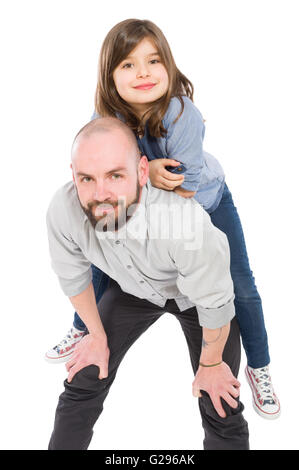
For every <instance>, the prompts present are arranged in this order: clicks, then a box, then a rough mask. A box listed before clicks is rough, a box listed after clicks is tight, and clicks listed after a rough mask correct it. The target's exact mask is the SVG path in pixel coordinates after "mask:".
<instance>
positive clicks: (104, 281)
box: [74, 264, 110, 331]
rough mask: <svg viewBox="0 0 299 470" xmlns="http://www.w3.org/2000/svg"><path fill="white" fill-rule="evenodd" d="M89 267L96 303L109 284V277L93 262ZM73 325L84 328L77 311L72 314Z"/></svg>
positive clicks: (82, 329) (78, 328)
mask: <svg viewBox="0 0 299 470" xmlns="http://www.w3.org/2000/svg"><path fill="white" fill-rule="evenodd" d="M91 269H92V284H93V288H94V293H95V296H96V302H97V304H98V303H99V301H100V299H101V297H102V295H103V294H104V292H105V290H106V289H107V286H108V285H109V281H110V277H109V276H108V275H107V274H105V273H104V272H103V271H101V270H100V269H99V268H97V267H96V266H94V265H93V264H92V265H91ZM74 327H75V328H77V330H80V331H84V330H85V328H86V326H85V324H84V323H83V321H82V320H81V318H80V317H79V315H78V313H77V312H75V315H74Z"/></svg>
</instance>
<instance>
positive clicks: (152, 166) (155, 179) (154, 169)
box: [149, 158, 184, 191]
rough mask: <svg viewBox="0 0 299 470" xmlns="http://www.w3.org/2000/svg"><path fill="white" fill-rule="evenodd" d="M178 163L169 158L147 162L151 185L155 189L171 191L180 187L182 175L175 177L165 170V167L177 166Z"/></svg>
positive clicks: (182, 179)
mask: <svg viewBox="0 0 299 470" xmlns="http://www.w3.org/2000/svg"><path fill="white" fill-rule="evenodd" d="M179 165H180V162H177V161H176V160H171V159H170V158H156V159H154V160H151V161H150V162H149V177H150V180H151V184H152V185H153V186H155V188H159V189H165V190H166V191H172V190H173V189H174V188H175V187H176V186H180V185H181V184H182V183H183V181H184V176H183V175H176V174H175V173H171V171H168V170H166V168H165V167H166V166H174V167H176V166H179Z"/></svg>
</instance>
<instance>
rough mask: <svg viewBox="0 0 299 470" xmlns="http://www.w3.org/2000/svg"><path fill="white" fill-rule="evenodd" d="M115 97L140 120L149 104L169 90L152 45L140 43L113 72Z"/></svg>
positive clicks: (155, 49) (162, 68)
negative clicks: (116, 93)
mask: <svg viewBox="0 0 299 470" xmlns="http://www.w3.org/2000/svg"><path fill="white" fill-rule="evenodd" d="M113 80H114V83H115V86H116V89H117V92H118V94H119V95H120V96H121V98H122V99H123V100H124V101H126V102H127V103H129V104H130V105H131V106H132V107H133V109H134V110H135V111H136V112H137V114H138V115H139V116H141V115H142V114H143V113H144V112H145V111H146V110H147V108H148V106H149V104H150V103H152V102H154V101H156V100H158V99H159V98H161V96H163V95H164V94H165V93H166V92H167V90H168V86H169V78H168V73H167V70H166V68H165V66H164V64H162V62H161V59H160V56H159V52H158V50H157V48H156V46H155V44H154V43H153V42H152V41H151V40H150V39H148V38H145V39H143V40H142V41H140V43H139V44H138V46H136V47H135V49H133V50H132V51H131V53H130V55H129V56H128V57H127V58H126V59H125V60H123V61H122V62H121V63H120V64H119V65H118V66H117V67H116V69H115V70H114V72H113Z"/></svg>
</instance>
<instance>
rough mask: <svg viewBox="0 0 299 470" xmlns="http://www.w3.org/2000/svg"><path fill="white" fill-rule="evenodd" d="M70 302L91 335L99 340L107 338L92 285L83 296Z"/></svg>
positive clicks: (75, 297) (82, 293)
mask: <svg viewBox="0 0 299 470" xmlns="http://www.w3.org/2000/svg"><path fill="white" fill-rule="evenodd" d="M70 301H71V303H72V305H73V307H74V309H75V310H76V312H77V313H78V315H79V317H80V318H81V320H82V321H83V322H84V323H85V325H86V326H87V329H88V331H89V333H90V334H91V335H93V336H97V337H99V338H105V337H106V333H105V330H104V327H103V324H102V321H101V318H100V315H99V312H98V308H97V304H96V299H95V295H94V289H93V285H92V283H90V284H89V286H88V287H87V288H86V289H85V290H84V291H83V292H81V294H78V295H75V296H73V297H70Z"/></svg>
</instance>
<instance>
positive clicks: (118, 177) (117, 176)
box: [111, 173, 122, 180]
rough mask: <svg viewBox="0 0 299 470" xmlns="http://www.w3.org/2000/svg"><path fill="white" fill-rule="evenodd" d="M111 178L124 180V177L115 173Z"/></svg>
mask: <svg viewBox="0 0 299 470" xmlns="http://www.w3.org/2000/svg"><path fill="white" fill-rule="evenodd" d="M111 178H112V179H116V180H118V179H120V178H122V175H118V174H116V173H114V175H111Z"/></svg>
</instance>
